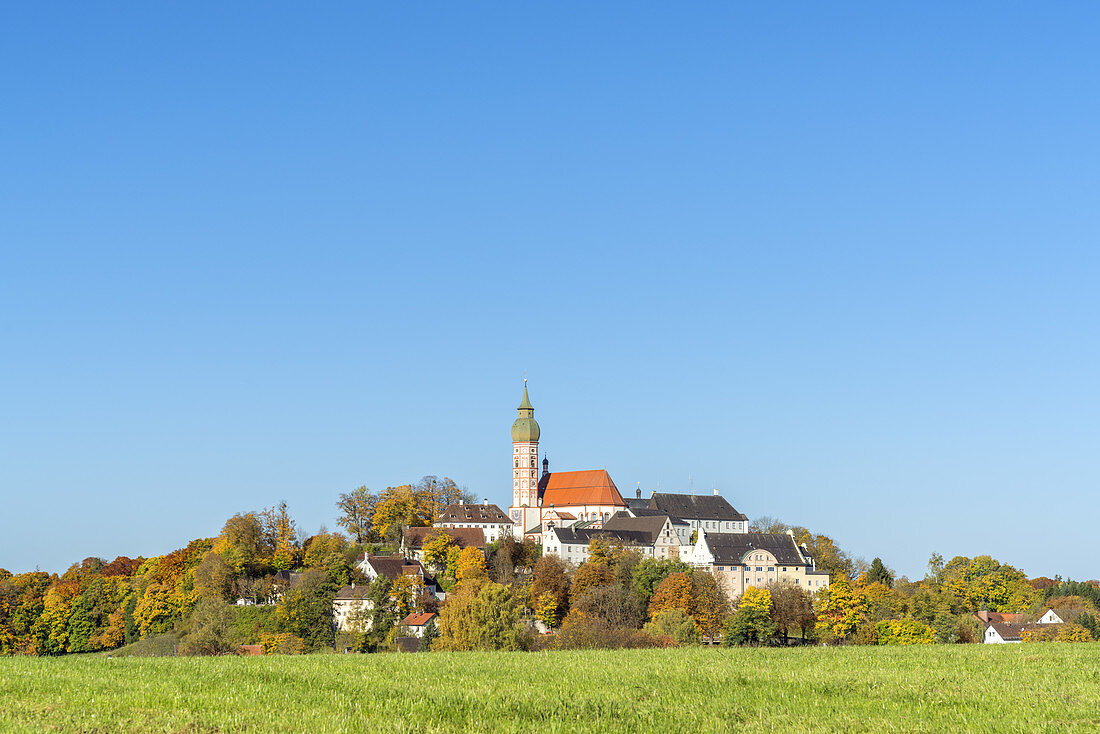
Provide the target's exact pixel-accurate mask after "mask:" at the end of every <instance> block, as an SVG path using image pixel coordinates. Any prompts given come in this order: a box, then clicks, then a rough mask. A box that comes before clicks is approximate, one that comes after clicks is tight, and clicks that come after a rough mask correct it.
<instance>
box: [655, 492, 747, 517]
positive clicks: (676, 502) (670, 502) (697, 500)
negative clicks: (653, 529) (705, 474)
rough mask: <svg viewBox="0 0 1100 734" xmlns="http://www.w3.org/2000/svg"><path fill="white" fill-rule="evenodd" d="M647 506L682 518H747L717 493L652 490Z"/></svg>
mask: <svg viewBox="0 0 1100 734" xmlns="http://www.w3.org/2000/svg"><path fill="white" fill-rule="evenodd" d="M649 507H650V508H651V509H654V510H660V511H661V512H664V513H667V514H669V515H672V516H673V517H678V518H681V519H684V520H742V521H743V520H748V519H749V518H748V517H747V516H745V515H742V514H741V513H740V512H738V511H737V510H735V509H734V507H733V505H731V504H730V503H729V502H727V501H726V498H725V497H722V496H721V495H717V494H667V493H664V492H654V493H653V494H652V495H650V497H649Z"/></svg>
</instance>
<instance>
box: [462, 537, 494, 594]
mask: <svg viewBox="0 0 1100 734" xmlns="http://www.w3.org/2000/svg"><path fill="white" fill-rule="evenodd" d="M488 578H489V575H488V573H487V572H486V570H485V554H484V553H482V552H481V550H480V549H478V548H475V547H473V546H468V547H466V548H463V549H462V550H461V551H459V554H458V563H457V568H456V569H455V580H456V581H458V582H459V583H469V584H474V585H477V584H480V583H482V582H483V581H485V580H486V579H488Z"/></svg>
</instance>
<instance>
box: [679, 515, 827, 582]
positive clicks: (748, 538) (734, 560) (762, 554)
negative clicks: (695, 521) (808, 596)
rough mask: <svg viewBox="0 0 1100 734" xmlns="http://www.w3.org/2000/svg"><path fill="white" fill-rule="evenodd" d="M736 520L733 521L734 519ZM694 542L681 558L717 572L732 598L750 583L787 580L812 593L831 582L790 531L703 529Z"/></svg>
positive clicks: (718, 578)
mask: <svg viewBox="0 0 1100 734" xmlns="http://www.w3.org/2000/svg"><path fill="white" fill-rule="evenodd" d="M731 522H733V521H731ZM697 533H698V538H697V539H696V541H695V545H694V546H691V547H690V550H689V551H687V552H683V553H682V554H681V560H683V561H685V562H687V563H689V564H691V565H692V566H694V567H695V568H701V569H704V570H706V571H710V572H711V573H713V574H714V576H715V578H716V579H717V580H718V583H719V584H721V585H722V586H723V588H724V589H725V590H726V593H727V594H729V595H730V597H731V598H732V597H737V596H740V595H741V594H742V593H744V591H745V589H747V588H748V587H750V586H755V587H757V588H762V587H764V586H767V585H768V584H770V583H777V582H778V583H788V584H794V585H796V586H800V587H801V588H803V589H806V590H807V591H809V592H811V593H813V592H817V591H820V590H821V589H823V588H826V587H827V586H828V585H829V574H828V572H826V571H820V570H818V569H817V564H816V562H815V561H814V559H813V557H812V556H811V555H810V553H809V551H808V550H807V549H806V546H804V545H802V546H800V545H798V544H797V543H795V541H794V535H793V534H791V533H789V532H788V533H742V532H736V533H715V532H708V531H707V530H705V529H703V528H700V529H699V530H698V531H697Z"/></svg>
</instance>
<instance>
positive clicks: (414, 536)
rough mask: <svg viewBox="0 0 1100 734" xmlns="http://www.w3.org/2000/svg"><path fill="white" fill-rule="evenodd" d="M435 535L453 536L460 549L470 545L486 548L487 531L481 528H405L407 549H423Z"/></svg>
mask: <svg viewBox="0 0 1100 734" xmlns="http://www.w3.org/2000/svg"><path fill="white" fill-rule="evenodd" d="M435 535H449V536H451V537H452V538H454V539H455V542H456V543H457V544H458V546H459V547H460V548H465V547H466V546H469V545H472V546H473V547H475V548H484V547H485V531H484V530H482V529H481V528H405V534H404V536H403V537H404V543H405V547H406V548H413V549H419V548H423V547H424V543H426V542H427V541H428V540H429V539H430V538H431V537H432V536H435Z"/></svg>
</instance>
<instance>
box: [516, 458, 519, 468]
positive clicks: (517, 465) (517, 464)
mask: <svg viewBox="0 0 1100 734" xmlns="http://www.w3.org/2000/svg"><path fill="white" fill-rule="evenodd" d="M516 468H517V469H518V468H519V459H516Z"/></svg>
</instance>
